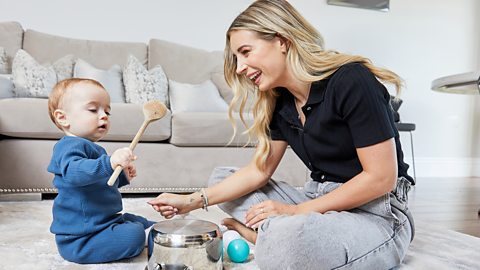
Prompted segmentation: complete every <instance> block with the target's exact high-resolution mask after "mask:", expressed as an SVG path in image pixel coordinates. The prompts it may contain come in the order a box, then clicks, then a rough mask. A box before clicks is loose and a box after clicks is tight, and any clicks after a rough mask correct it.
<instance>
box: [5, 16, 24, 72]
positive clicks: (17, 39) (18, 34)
mask: <svg viewBox="0 0 480 270" xmlns="http://www.w3.org/2000/svg"><path fill="white" fill-rule="evenodd" d="M22 42H23V28H22V26H21V25H20V24H19V23H18V22H0V47H3V48H5V50H6V52H7V63H8V66H7V72H8V73H10V72H11V71H12V60H13V57H14V56H15V53H16V52H17V51H18V50H19V49H21V48H22Z"/></svg>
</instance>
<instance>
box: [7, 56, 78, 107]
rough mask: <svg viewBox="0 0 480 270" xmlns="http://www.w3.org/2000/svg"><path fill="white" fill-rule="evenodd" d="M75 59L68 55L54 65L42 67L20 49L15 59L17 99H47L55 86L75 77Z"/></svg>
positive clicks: (13, 68)
mask: <svg viewBox="0 0 480 270" xmlns="http://www.w3.org/2000/svg"><path fill="white" fill-rule="evenodd" d="M74 63H75V57H74V56H73V55H66V56H64V57H62V58H60V59H59V60H57V61H56V62H55V63H54V64H53V65H51V64H48V63H47V64H45V65H41V64H39V63H38V62H37V61H35V59H33V57H32V56H31V55H30V54H28V53H27V52H26V51H24V50H22V49H20V50H18V52H17V54H16V55H15V57H14V58H13V63H12V76H13V83H14V85H15V89H14V92H15V95H16V96H17V97H40V98H47V97H48V95H49V94H50V92H51V91H52V88H53V86H54V85H55V84H56V83H57V82H58V81H59V80H63V79H66V78H71V77H72V76H73V66H74Z"/></svg>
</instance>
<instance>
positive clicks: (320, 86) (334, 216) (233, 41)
mask: <svg viewBox="0 0 480 270" xmlns="http://www.w3.org/2000/svg"><path fill="white" fill-rule="evenodd" d="M225 78H226V80H227V83H228V84H229V85H230V87H231V88H232V89H233V91H234V94H235V96H234V99H233V101H232V104H230V111H229V113H230V117H232V111H233V108H234V107H235V104H236V103H240V107H241V109H240V114H241V113H242V111H243V108H244V107H245V102H246V100H247V96H248V93H249V91H250V92H251V91H252V90H253V93H254V94H255V95H256V103H255V105H254V106H253V114H254V124H253V126H252V127H250V129H249V132H250V134H253V135H254V136H255V137H256V138H257V140H258V145H257V150H256V153H255V155H254V157H253V160H252V161H251V163H250V164H248V165H247V166H245V167H243V168H241V169H238V170H236V169H232V168H217V169H216V170H215V171H214V173H213V175H212V178H211V183H210V184H211V186H210V187H209V188H207V189H202V190H201V191H200V192H196V193H193V194H190V195H174V194H161V195H160V196H158V197H157V198H156V199H154V200H152V201H151V202H150V203H151V204H152V205H153V207H154V208H155V210H157V211H159V212H160V213H161V214H162V215H163V216H164V217H166V218H171V217H173V216H175V215H176V214H182V213H187V212H189V211H191V210H194V209H197V208H201V207H203V208H207V206H208V205H214V204H220V205H219V206H220V208H222V209H223V210H224V211H226V212H227V213H229V214H231V215H232V216H233V217H234V218H235V219H226V220H224V224H225V225H226V226H227V227H228V228H230V229H235V230H237V231H239V232H240V233H241V234H242V235H243V236H244V237H245V238H246V239H247V240H249V241H251V242H253V243H255V244H256V248H255V258H256V262H257V264H258V265H259V267H260V268H261V269H339V268H342V269H343V268H354V269H390V268H393V267H396V266H398V265H399V264H400V263H401V261H402V259H403V258H404V256H405V253H406V250H407V248H408V246H409V243H410V241H411V239H413V230H414V229H413V228H414V227H413V220H412V219H411V215H410V213H409V211H408V208H407V192H408V190H409V188H410V184H414V181H413V179H412V178H411V177H410V176H408V174H407V169H408V165H407V164H405V163H404V162H403V153H402V150H401V146H400V141H399V136H398V131H397V130H396V128H395V125H394V120H393V115H392V110H391V107H390V103H389V100H390V95H389V93H388V92H387V90H386V88H385V87H384V86H383V85H382V84H381V83H380V82H379V81H378V80H380V81H382V82H385V83H392V84H394V85H395V86H396V89H397V92H398V91H399V90H400V87H401V80H400V78H399V77H398V76H397V75H396V74H395V73H393V72H391V71H388V70H385V69H382V68H377V67H375V66H373V65H372V64H371V63H370V61H369V60H368V59H366V58H363V57H360V56H350V55H345V54H341V53H337V52H334V51H329V50H324V48H323V40H322V37H321V35H320V34H319V33H318V32H317V30H316V29H315V28H314V27H313V26H312V25H310V24H309V23H308V22H307V21H306V20H305V19H304V18H303V17H302V16H301V15H300V14H299V13H298V12H297V11H296V10H295V9H294V8H293V7H292V6H291V5H290V4H289V3H288V2H286V1H283V0H260V1H256V2H254V3H253V4H252V5H250V6H249V7H248V8H247V9H246V10H245V11H244V12H243V13H241V14H240V15H239V16H238V17H237V18H236V19H235V20H234V21H233V23H232V25H231V26H230V28H229V29H228V31H227V42H226V48H225ZM288 145H290V146H291V147H292V149H293V150H294V151H295V153H296V154H297V155H298V156H299V157H300V158H301V159H302V161H303V162H304V163H305V165H306V166H307V167H308V168H309V169H310V170H311V171H312V174H311V178H312V180H311V181H308V182H307V183H306V185H305V187H304V189H303V190H302V191H298V190H296V189H295V188H293V187H291V186H289V185H287V184H285V183H282V182H275V181H273V180H271V179H270V177H271V175H272V174H273V172H274V171H275V169H276V168H277V166H278V164H279V162H280V160H281V159H282V156H283V154H284V153H285V150H286V148H287V146H288ZM217 182H218V183H217ZM252 229H253V230H252Z"/></svg>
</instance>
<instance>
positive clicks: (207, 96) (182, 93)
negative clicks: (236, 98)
mask: <svg viewBox="0 0 480 270" xmlns="http://www.w3.org/2000/svg"><path fill="white" fill-rule="evenodd" d="M168 84H169V94H170V106H171V108H172V112H173V113H175V112H226V111H227V110H228V105H227V103H226V102H225V100H223V98H222V97H221V96H220V93H219V92H218V89H217V87H216V86H215V84H213V82H212V81H211V80H207V81H205V82H203V83H201V84H188V83H179V82H176V81H173V80H169V81H168Z"/></svg>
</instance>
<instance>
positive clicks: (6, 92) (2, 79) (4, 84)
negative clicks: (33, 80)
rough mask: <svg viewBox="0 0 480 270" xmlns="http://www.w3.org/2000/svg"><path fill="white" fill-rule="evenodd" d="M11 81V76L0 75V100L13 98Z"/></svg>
mask: <svg viewBox="0 0 480 270" xmlns="http://www.w3.org/2000/svg"><path fill="white" fill-rule="evenodd" d="M13 97H15V94H14V93H13V81H12V76H10V75H8V74H0V99H2V98H13Z"/></svg>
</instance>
